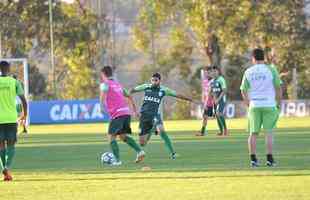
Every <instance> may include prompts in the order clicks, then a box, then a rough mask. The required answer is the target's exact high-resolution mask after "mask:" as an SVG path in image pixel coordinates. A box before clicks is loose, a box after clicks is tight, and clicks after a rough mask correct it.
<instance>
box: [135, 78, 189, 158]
mask: <svg viewBox="0 0 310 200" xmlns="http://www.w3.org/2000/svg"><path fill="white" fill-rule="evenodd" d="M160 82H161V76H160V74H159V73H155V74H153V76H152V78H151V84H143V85H139V86H137V87H135V88H134V89H132V90H131V91H130V93H136V92H144V101H143V104H142V107H141V111H140V113H141V116H140V124H139V126H140V130H141V132H140V134H139V136H140V145H141V146H145V145H146V144H147V143H148V141H149V140H150V138H151V135H152V130H153V129H155V131H157V132H158V133H159V134H160V137H161V138H162V139H163V140H164V142H165V145H166V147H167V148H168V150H169V152H170V155H171V159H173V160H174V159H175V158H176V153H175V151H174V148H173V145H172V143H171V140H170V138H169V136H168V135H167V133H166V131H165V129H164V125H163V121H162V118H161V116H160V114H159V112H158V110H159V106H160V104H161V101H162V99H163V98H164V96H171V97H176V98H179V99H183V100H187V101H192V99H190V98H187V97H185V96H183V95H180V94H177V93H176V92H175V91H174V90H171V89H169V88H167V87H164V86H161V84H160Z"/></svg>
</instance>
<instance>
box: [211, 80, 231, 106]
mask: <svg viewBox="0 0 310 200" xmlns="http://www.w3.org/2000/svg"><path fill="white" fill-rule="evenodd" d="M226 88H227V85H226V81H225V79H224V77H223V76H219V77H217V78H216V79H213V80H212V81H211V83H210V89H211V93H212V96H214V97H215V98H218V97H219V96H220V94H221V93H222V92H223V89H226ZM220 100H221V101H224V102H225V101H226V95H224V96H223V97H222V99H220Z"/></svg>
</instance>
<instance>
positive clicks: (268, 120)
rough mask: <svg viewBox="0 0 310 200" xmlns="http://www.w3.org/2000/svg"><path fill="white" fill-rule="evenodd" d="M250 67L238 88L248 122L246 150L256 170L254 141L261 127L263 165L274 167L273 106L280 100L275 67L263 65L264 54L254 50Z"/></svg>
mask: <svg viewBox="0 0 310 200" xmlns="http://www.w3.org/2000/svg"><path fill="white" fill-rule="evenodd" d="M252 61H253V64H254V65H253V66H251V67H250V68H248V69H247V70H246V71H245V73H244V75H243V79H242V84H241V86H240V89H241V93H242V97H243V99H244V102H245V104H246V105H247V106H249V111H248V112H249V113H248V120H249V132H250V136H249V139H248V148H249V154H250V160H251V163H250V164H251V166H252V167H257V166H258V160H257V157H256V140H257V139H256V138H257V135H258V134H259V132H260V131H261V127H263V128H264V129H265V131H266V133H267V134H266V138H265V139H266V147H267V162H266V164H267V166H274V165H275V161H274V158H273V154H272V153H273V152H272V150H273V129H274V128H275V126H276V123H277V120H278V110H277V106H279V105H280V101H281V98H282V97H281V90H280V86H281V82H280V78H279V74H278V72H277V70H276V69H275V68H272V67H270V66H269V65H266V64H265V62H264V51H263V50H262V49H254V51H253V54H252Z"/></svg>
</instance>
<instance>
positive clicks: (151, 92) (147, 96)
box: [133, 84, 177, 118]
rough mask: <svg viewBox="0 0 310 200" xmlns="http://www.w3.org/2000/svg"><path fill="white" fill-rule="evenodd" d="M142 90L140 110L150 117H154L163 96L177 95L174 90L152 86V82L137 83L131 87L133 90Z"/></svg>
mask: <svg viewBox="0 0 310 200" xmlns="http://www.w3.org/2000/svg"><path fill="white" fill-rule="evenodd" d="M142 91H144V99H143V104H142V107H141V111H140V112H141V114H142V115H144V116H146V117H150V118H154V117H155V115H156V114H157V113H158V109H159V106H160V104H161V101H162V99H163V98H164V96H171V97H176V95H177V94H176V91H174V90H172V89H170V88H167V87H164V86H160V87H154V86H152V84H143V85H139V86H137V87H135V88H134V89H133V92H142Z"/></svg>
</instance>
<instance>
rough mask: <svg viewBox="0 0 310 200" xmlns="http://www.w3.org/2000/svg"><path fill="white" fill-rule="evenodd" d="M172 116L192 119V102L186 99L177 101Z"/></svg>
mask: <svg viewBox="0 0 310 200" xmlns="http://www.w3.org/2000/svg"><path fill="white" fill-rule="evenodd" d="M171 118H172V119H174V120H181V119H190V118H191V104H190V103H187V102H184V101H177V102H176V106H175V109H174V111H173V114H172V117H171Z"/></svg>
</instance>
